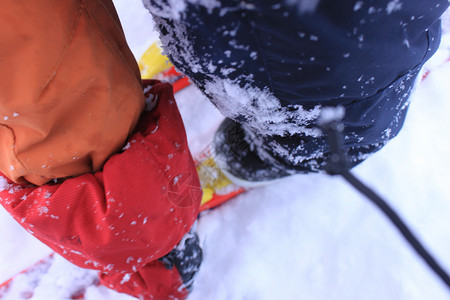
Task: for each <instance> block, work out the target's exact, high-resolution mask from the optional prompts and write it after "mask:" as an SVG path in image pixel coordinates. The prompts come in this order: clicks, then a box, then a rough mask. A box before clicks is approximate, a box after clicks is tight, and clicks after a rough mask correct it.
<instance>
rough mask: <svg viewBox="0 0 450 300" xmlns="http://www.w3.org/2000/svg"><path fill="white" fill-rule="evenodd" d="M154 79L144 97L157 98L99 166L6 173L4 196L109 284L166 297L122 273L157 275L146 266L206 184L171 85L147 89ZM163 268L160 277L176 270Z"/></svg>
mask: <svg viewBox="0 0 450 300" xmlns="http://www.w3.org/2000/svg"><path fill="white" fill-rule="evenodd" d="M149 85H153V86H152V88H151V89H150V90H149V91H147V92H146V98H147V99H154V100H157V101H158V105H157V107H156V108H155V109H154V110H153V111H151V112H144V113H143V115H142V116H141V118H140V121H139V124H138V127H137V130H136V133H135V134H134V135H132V137H131V138H130V139H129V140H128V144H127V145H126V146H125V149H126V150H125V151H123V152H122V153H119V154H116V155H113V156H112V157H111V158H110V159H109V160H108V161H107V162H106V164H105V165H104V168H103V170H102V171H99V172H96V173H87V174H84V175H81V176H78V177H75V178H69V179H66V180H65V181H64V182H62V183H53V184H46V185H43V186H40V187H37V186H33V185H29V186H23V185H18V184H15V183H12V182H11V181H9V180H7V179H6V178H3V179H2V181H3V183H1V182H0V190H1V191H0V202H1V204H2V205H3V206H4V207H5V208H6V210H8V212H9V213H10V214H11V215H12V216H13V217H14V218H15V219H16V220H17V221H18V222H19V223H20V224H21V225H22V226H23V227H24V228H26V229H27V230H28V231H29V232H31V233H32V234H33V235H34V236H36V237H37V238H38V239H40V240H41V241H42V242H44V243H45V244H47V245H48V246H49V247H51V248H52V249H53V250H55V251H56V252H57V253H59V254H61V255H62V256H64V257H65V258H66V259H68V260H69V261H71V262H73V263H74V264H76V265H78V266H80V267H83V268H90V269H96V270H99V271H101V272H103V273H105V274H104V275H103V277H104V278H107V277H108V278H109V279H107V280H106V281H108V285H113V286H115V287H116V289H117V290H120V289H123V290H127V289H128V290H130V288H126V287H124V288H118V287H119V286H120V285H121V282H122V283H123V285H129V286H133V289H134V290H135V291H134V292H133V293H134V295H135V296H137V295H139V293H141V294H143V295H153V296H155V298H152V299H165V298H164V295H165V294H164V293H162V294H161V291H159V289H160V288H156V287H155V286H151V285H149V284H141V283H142V281H139V280H138V281H137V282H133V280H129V281H125V280H123V278H124V276H125V274H132V273H136V272H139V275H137V274H135V275H133V276H131V279H133V278H148V277H149V276H147V275H146V272H147V273H148V274H153V275H154V272H155V271H154V270H153V271H151V272H150V271H149V270H152V267H151V265H152V264H153V265H154V264H155V263H154V261H155V260H156V259H158V258H160V257H161V256H164V255H165V254H167V253H168V252H169V251H170V250H171V249H172V248H173V247H174V246H175V245H176V244H177V243H178V242H179V241H180V240H181V238H182V237H183V235H184V234H185V233H186V232H187V231H188V230H189V229H190V227H191V225H192V224H193V222H194V221H195V219H196V217H197V214H198V210H199V205H200V199H201V189H200V184H199V180H198V176H197V172H196V169H195V166H194V162H193V160H192V157H191V155H190V153H189V150H188V146H187V141H186V136H185V133H184V132H185V131H184V126H183V124H182V121H181V117H180V115H179V112H178V108H177V106H176V103H175V101H174V98H173V92H172V87H171V86H170V85H169V84H165V83H160V82H158V81H148V82H146V84H145V86H146V87H147V89H148V87H149ZM1 187H3V188H1ZM152 262H153V263H152ZM148 264H151V265H148ZM158 268H160V266H159V267H158ZM175 272H176V271H175ZM175 274H176V273H175ZM153 275H152V276H153ZM166 275H167V274H166ZM166 275H162V278H167V279H170V280H171V281H173V280H174V278H175V276H174V274H171V275H169V276H166ZM127 276H128V275H127ZM152 276H150V277H152ZM119 278H120V282H118V280H119ZM144 281H145V282H147V283H148V282H149V280H144ZM173 284H174V283H173V282H172V283H168V284H166V286H172V285H173ZM176 284H179V278H178V279H177V280H176ZM136 286H138V288H136ZM139 287H140V288H144V287H145V288H147V289H150V290H146V291H139ZM152 288H154V289H155V290H154V291H152V290H151V289H152ZM136 289H137V291H136ZM152 293H153V294H152ZM158 293H159V294H161V295H162V296H160V297H159V296H158Z"/></svg>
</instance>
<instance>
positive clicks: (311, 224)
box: [0, 0, 450, 300]
mask: <svg viewBox="0 0 450 300" xmlns="http://www.w3.org/2000/svg"><path fill="white" fill-rule="evenodd" d="M114 2H115V4H116V6H117V9H118V12H119V15H120V17H121V19H122V22H123V26H124V29H125V32H126V36H127V39H128V41H129V43H130V46H131V48H132V50H133V52H134V53H135V55H136V56H137V57H139V56H140V55H141V54H142V53H143V51H144V50H145V48H146V47H147V46H148V45H150V43H151V42H152V41H154V40H155V39H156V38H157V35H156V34H155V33H154V31H153V28H152V25H151V20H150V17H149V15H148V14H147V12H146V11H145V9H144V8H143V7H142V4H141V0H115V1H114ZM447 16H448V15H447ZM449 19H450V18H447V19H446V21H445V22H446V23H445V26H444V27H445V28H444V29H445V30H446V34H445V35H444V37H443V42H442V46H441V48H440V50H439V52H438V53H437V54H436V55H435V57H434V58H433V59H432V61H430V62H429V63H428V64H427V69H430V70H431V73H430V75H429V76H428V77H427V78H426V79H425V80H424V81H422V82H421V83H420V84H418V86H417V89H416V91H415V92H414V94H413V97H412V105H411V108H410V110H409V115H408V117H407V120H406V123H405V126H404V129H403V130H402V132H401V133H400V135H399V136H398V137H397V138H395V139H394V140H393V141H392V142H390V143H389V144H388V145H387V146H386V147H385V148H383V149H382V150H381V151H380V152H378V153H377V154H376V155H374V156H373V157H371V158H370V159H368V160H367V161H366V162H364V163H363V164H361V165H360V166H358V167H357V168H356V169H355V173H356V174H357V175H358V176H360V177H361V178H362V179H363V180H364V181H365V182H367V183H369V184H370V185H371V186H372V187H374V188H375V189H376V190H378V191H379V192H380V194H382V195H383V196H385V197H386V198H387V199H389V202H390V203H391V204H392V205H393V206H394V207H395V208H396V209H397V210H398V211H399V212H400V213H401V215H402V216H403V217H404V218H405V220H406V221H407V222H408V223H409V224H410V225H411V227H412V228H413V229H414V230H415V232H416V233H417V234H418V235H419V237H420V238H421V239H422V240H423V241H424V242H425V244H426V245H427V247H428V248H429V249H430V250H431V251H432V252H433V253H434V254H435V255H436V257H437V258H438V259H439V261H440V262H441V263H442V264H443V265H444V266H445V268H446V269H447V270H450V188H449V186H448V182H449V180H450V163H449V158H448V155H450V118H448V114H449V113H450V86H449V82H450V81H449V79H450V63H448V62H447V63H444V61H445V60H446V59H448V58H449V57H450V21H449ZM177 101H178V103H179V106H180V110H181V112H182V115H183V118H184V121H185V125H186V129H187V132H188V138H189V141H190V146H191V149H192V151H193V153H194V154H195V153H198V152H199V151H201V150H202V149H203V148H204V147H205V146H206V145H207V143H208V142H209V141H210V139H211V136H212V134H213V132H214V128H215V126H217V124H218V123H219V122H220V119H221V116H220V114H219V113H218V112H217V111H216V110H215V109H214V108H213V107H212V105H210V104H209V103H208V101H207V100H206V99H205V98H204V97H203V96H202V95H201V94H200V93H199V92H198V91H196V90H195V88H193V87H190V88H188V89H186V90H184V91H182V92H180V93H178V94H177ZM199 234H200V237H201V243H202V245H203V248H204V255H205V257H204V262H203V265H202V268H201V270H200V272H199V274H198V276H197V279H196V282H195V285H194V291H193V292H192V294H191V295H190V297H189V300H222V299H223V300H225V299H227V300H228V299H231V300H241V299H242V300H244V299H245V300H247V299H248V300H265V299H267V300H278V299H289V300H290V299H306V300H332V299H336V300H360V299H364V300H368V299H377V300H379V299H383V300H423V299H433V300H444V299H450V293H449V291H448V290H446V288H445V286H444V285H443V284H442V283H441V282H440V280H439V279H438V278H437V277H435V275H434V274H432V273H431V272H430V271H429V269H428V267H427V266H426V265H425V264H424V263H423V262H422V261H421V260H420V258H418V257H417V256H416V254H415V253H414V252H413V251H412V250H411V248H410V247H409V246H408V245H407V244H406V243H405V242H404V240H403V238H402V237H401V236H400V235H399V234H398V232H397V231H396V230H395V229H394V228H393V226H392V225H391V224H390V223H389V221H387V219H386V218H385V217H384V216H382V215H381V214H380V213H379V211H378V210H377V209H376V208H375V207H374V206H372V205H371V204H370V203H369V202H368V201H367V200H366V199H365V198H364V197H362V196H360V195H359V194H358V193H357V192H356V191H355V190H354V189H352V188H351V187H349V186H348V185H347V184H346V183H345V182H344V181H343V180H342V179H340V178H337V177H329V176H326V175H307V176H305V175H302V176H294V177H291V178H288V179H284V180H281V181H279V182H277V183H274V184H272V185H270V186H266V187H262V188H258V189H255V190H251V191H249V192H247V193H245V194H244V195H242V196H239V197H237V198H236V199H234V200H232V201H230V202H228V203H226V204H225V205H223V206H221V207H220V208H219V209H216V210H213V211H210V212H206V213H205V214H204V215H203V216H202V217H201V219H200V222H199ZM0 236H1V238H2V247H1V248H0V261H1V262H2V263H1V264H0V281H1V282H2V281H4V280H5V279H7V278H9V277H10V276H11V275H13V274H15V273H17V272H19V271H20V270H22V269H23V268H25V267H26V266H29V265H30V264H31V263H33V262H35V261H36V260H38V259H39V258H41V257H44V256H46V255H47V254H48V253H50V251H49V250H48V249H47V248H46V247H45V246H43V245H42V244H40V243H39V242H38V241H36V240H34V238H32V237H31V236H30V235H29V234H28V233H26V232H25V231H24V230H22V229H21V227H20V226H19V225H17V224H16V223H15V222H14V221H13V220H12V219H11V218H10V217H9V216H8V215H7V213H6V212H5V211H4V210H3V209H1V210H0ZM54 269H55V274H57V276H56V277H55V276H53V277H51V276H49V278H53V280H48V281H46V282H44V283H43V286H42V287H41V288H40V292H39V293H36V294H35V297H34V298H33V299H35V300H44V299H45V300H49V299H50V300H52V299H54V300H58V299H65V298H64V291H65V290H64V289H65V288H64V285H65V284H67V283H66V282H65V281H64V273H66V274H69V273H71V272H72V273H77V272H81V274H87V275H88V276H91V275H92V273H90V272H87V273H82V271H80V270H77V269H76V268H75V267H71V266H70V264H68V263H66V262H65V261H63V260H62V259H59V258H58V261H57V264H56V265H55V268H54ZM61 270H64V272H62V273H61V272H60V271H61ZM69 277H70V276H69ZM4 299H6V298H4ZM8 299H16V300H20V299H18V298H17V296H15V298H14V297H13V298H8ZM86 299H87V300H94V299H95V300H101V299H113V300H114V299H123V300H125V299H133V298H131V297H128V296H126V295H120V294H117V293H115V292H112V291H110V290H108V289H106V288H104V287H101V288H90V289H89V290H88V291H87V294H86Z"/></svg>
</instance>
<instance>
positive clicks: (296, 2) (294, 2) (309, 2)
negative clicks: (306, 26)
mask: <svg viewBox="0 0 450 300" xmlns="http://www.w3.org/2000/svg"><path fill="white" fill-rule="evenodd" d="M285 1H286V4H288V5H291V6H297V11H298V13H299V14H304V13H313V12H315V11H316V8H317V6H318V5H319V3H320V0H285Z"/></svg>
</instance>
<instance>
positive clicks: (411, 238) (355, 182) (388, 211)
mask: <svg viewBox="0 0 450 300" xmlns="http://www.w3.org/2000/svg"><path fill="white" fill-rule="evenodd" d="M341 175H342V177H344V178H345V179H346V180H347V181H348V182H349V183H350V184H351V185H352V186H353V187H354V188H356V189H357V190H358V191H360V192H361V193H362V194H363V195H365V196H366V197H367V198H369V199H370V200H371V201H372V202H373V203H374V204H375V205H376V206H378V208H379V209H381V211H382V212H383V213H384V214H385V215H386V216H387V217H388V218H389V219H390V220H391V221H392V223H394V225H395V226H396V227H397V229H398V230H399V231H400V232H401V234H402V235H403V237H404V238H405V239H406V240H407V241H408V242H409V244H410V245H411V246H412V247H413V248H414V249H415V250H416V252H417V253H418V254H419V255H420V256H421V257H422V258H423V259H424V260H425V262H426V263H427V264H428V266H430V268H431V269H432V270H433V271H434V272H435V273H436V274H437V275H438V276H439V277H440V278H441V279H442V280H443V281H444V283H445V284H446V285H447V287H448V288H449V289H450V276H449V275H448V274H447V273H446V272H445V270H444V269H443V268H442V267H441V266H440V265H439V263H438V262H437V261H436V259H435V258H434V257H433V256H431V254H430V253H429V252H428V251H427V250H426V249H425V247H424V246H423V245H422V243H421V242H420V241H419V240H418V239H417V238H416V237H415V235H414V234H413V233H412V232H411V230H410V229H409V228H408V226H407V225H406V224H405V223H404V222H403V221H402V219H401V218H400V217H399V215H398V214H397V213H396V212H395V211H394V210H393V209H392V208H391V207H390V206H389V205H388V204H387V203H386V201H384V200H383V199H382V198H381V197H380V196H378V195H377V194H376V193H375V192H374V191H373V190H371V189H370V188H368V187H367V186H366V185H365V184H364V183H362V182H361V181H360V180H359V179H358V178H356V177H355V176H354V175H353V174H352V173H350V172H349V171H347V172H343V173H342V174H341Z"/></svg>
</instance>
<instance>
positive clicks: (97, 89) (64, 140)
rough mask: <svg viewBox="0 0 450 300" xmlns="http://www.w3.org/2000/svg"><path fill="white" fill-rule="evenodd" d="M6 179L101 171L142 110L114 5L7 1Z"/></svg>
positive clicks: (0, 35) (2, 103) (2, 56)
mask: <svg viewBox="0 0 450 300" xmlns="http://www.w3.org/2000/svg"><path fill="white" fill-rule="evenodd" d="M1 7H2V9H1V10H0V41H1V43H2V47H0V157H1V158H2V159H1V160H0V172H1V173H3V174H5V175H6V176H7V177H8V178H10V179H11V180H12V181H14V182H16V183H26V182H30V183H33V184H36V185H42V184H44V183H46V182H48V181H49V180H51V179H53V178H63V177H69V176H76V175H79V174H82V173H86V172H92V171H96V170H99V169H100V168H101V167H102V166H103V164H104V162H105V161H106V159H108V157H110V156H111V155H112V154H113V153H115V152H117V151H118V150H119V149H120V148H121V147H122V146H123V144H124V143H125V141H126V139H127V137H128V136H129V135H130V133H131V132H132V130H133V129H134V127H135V125H136V123H137V120H138V118H139V115H140V113H141V112H142V110H143V107H144V96H143V92H142V83H141V80H140V75H139V70H138V67H137V64H136V62H135V59H134V57H133V55H132V53H131V52H130V50H129V48H128V46H127V44H126V41H125V37H124V35H123V31H122V28H121V26H120V23H119V20H118V17H117V14H116V12H115V10H114V6H113V4H112V2H111V0H90V1H80V0H42V1H28V2H27V3H26V5H24V3H23V2H22V1H16V0H4V1H2V4H1Z"/></svg>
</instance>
